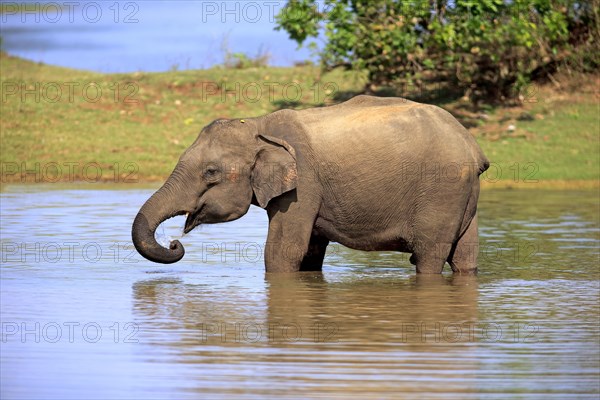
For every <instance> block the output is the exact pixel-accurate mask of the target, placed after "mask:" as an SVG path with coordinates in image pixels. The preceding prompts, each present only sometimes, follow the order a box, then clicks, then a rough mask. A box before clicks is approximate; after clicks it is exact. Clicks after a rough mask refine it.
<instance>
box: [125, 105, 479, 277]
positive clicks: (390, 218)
mask: <svg viewBox="0 0 600 400" xmlns="http://www.w3.org/2000/svg"><path fill="white" fill-rule="evenodd" d="M488 165H489V162H488V161H487V159H486V158H485V156H484V154H483V153H482V151H481V149H480V148H479V146H478V145H477V143H476V142H475V140H474V139H473V138H472V137H471V135H470V134H469V133H468V132H467V131H466V130H465V128H464V127H463V126H462V125H460V123H458V121H456V120H455V119H454V118H453V117H452V116H451V115H450V114H449V113H447V112H446V111H444V110H442V109H440V108H438V107H435V106H430V105H424V104H419V103H415V102H411V101H408V100H404V99H399V98H376V97H370V96H357V97H355V98H353V99H351V100H349V101H347V102H345V103H342V104H338V105H335V106H331V107H323V108H313V109H309V110H302V111H293V110H281V111H277V112H274V113H272V114H269V115H265V116H262V117H258V118H248V119H245V120H240V119H232V120H217V121H214V122H213V123H211V124H210V125H208V126H207V127H205V128H204V129H203V130H202V132H201V133H200V134H199V136H198V138H197V139H196V141H195V142H194V143H193V144H192V145H191V146H190V147H189V148H188V149H187V150H186V151H185V152H184V153H183V154H182V155H181V157H180V159H179V162H178V163H177V166H176V167H175V169H174V171H173V172H172V174H171V176H170V177H169V178H168V179H167V181H166V182H165V184H164V185H163V186H162V187H161V188H160V189H159V190H158V191H157V192H156V193H154V194H153V195H152V197H150V199H149V200H148V201H147V202H146V203H145V204H144V205H143V207H142V208H141V209H140V211H139V213H138V215H137V216H136V218H135V221H134V223H133V229H132V236H133V243H134V244H135V247H136V249H137V250H138V251H139V253H140V254H141V255H143V256H144V257H146V258H147V259H149V260H151V261H155V262H160V263H173V262H176V261H179V260H180V259H181V258H182V257H183V255H184V249H183V246H182V245H181V243H180V242H179V241H174V242H171V245H170V248H169V249H166V248H164V247H161V246H160V245H159V244H158V243H157V242H156V240H155V238H154V232H155V230H156V228H157V227H158V225H159V224H160V223H161V222H163V221H164V220H166V219H167V218H170V217H173V216H176V215H182V214H187V213H189V215H188V216H187V219H186V222H185V228H184V231H185V232H186V233H187V232H190V231H191V230H192V229H194V227H196V226H198V225H200V224H213V223H219V222H226V221H233V220H235V219H237V218H240V217H241V216H243V215H244V214H246V212H247V211H248V208H249V207H250V204H254V205H257V206H259V207H262V208H264V209H266V210H267V213H268V216H269V233H268V238H267V243H266V246H265V264H266V270H267V272H294V271H301V270H320V269H321V268H322V264H323V257H324V255H325V249H326V247H327V244H328V243H329V242H330V241H335V242H339V243H341V244H343V245H345V246H347V247H350V248H353V249H358V250H397V251H402V252H409V253H412V257H411V258H410V260H411V262H412V263H413V264H415V265H416V269H417V272H419V273H440V272H441V271H442V268H443V266H444V263H445V262H448V263H449V264H450V266H451V267H452V270H453V271H454V272H456V273H474V272H476V270H477V251H478V235H477V199H478V196H479V175H480V174H481V173H482V172H483V171H485V170H486V169H487V167H488Z"/></svg>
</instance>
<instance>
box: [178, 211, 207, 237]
mask: <svg viewBox="0 0 600 400" xmlns="http://www.w3.org/2000/svg"><path fill="white" fill-rule="evenodd" d="M203 208H204V206H201V207H200V208H198V209H197V210H196V211H193V212H189V211H188V212H186V213H185V216H186V218H185V225H184V227H183V233H184V234H188V233H190V232H191V231H192V230H193V229H194V228H195V227H197V226H198V225H200V224H201V223H202V209H203Z"/></svg>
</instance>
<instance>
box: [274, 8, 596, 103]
mask: <svg viewBox="0 0 600 400" xmlns="http://www.w3.org/2000/svg"><path fill="white" fill-rule="evenodd" d="M319 4H320V5H322V6H323V7H322V9H319V8H318V5H319ZM599 6H600V0H592V1H588V2H575V1H572V0H510V1H509V0H481V1H465V0H456V1H447V0H430V1H414V2H401V1H392V0H343V1H336V0H325V2H324V3H323V2H319V3H317V2H315V1H314V0H289V1H288V3H287V5H286V7H284V8H283V9H282V11H281V12H280V13H279V14H278V15H277V22H278V27H277V29H284V30H285V31H287V32H288V34H289V36H290V38H292V39H294V40H295V41H296V42H298V44H300V45H302V44H303V43H305V42H306V41H307V39H308V38H315V39H316V38H319V37H322V36H323V35H324V37H325V40H326V44H325V46H324V47H323V48H322V49H321V51H320V58H321V63H322V65H323V67H324V68H325V69H332V68H335V67H339V66H343V67H345V68H350V69H357V70H366V71H367V72H368V80H369V84H368V87H367V91H369V89H372V88H373V87H374V86H376V85H383V86H394V85H399V84H406V83H408V84H413V85H417V86H420V85H422V84H423V81H424V80H425V79H430V80H431V79H442V80H444V81H445V82H447V83H448V84H450V85H453V86H454V87H456V88H459V89H460V90H462V91H463V92H464V94H466V95H467V96H469V98H470V99H471V100H472V101H473V102H478V101H480V100H485V101H487V102H495V101H507V100H509V99H511V98H514V97H515V91H517V92H518V91H519V90H520V89H521V88H522V87H523V86H524V85H526V84H527V83H528V82H529V81H530V80H531V79H532V78H539V77H543V76H547V75H548V74H551V73H552V72H553V71H554V70H555V69H556V68H557V66H558V65H560V64H561V63H564V62H567V61H568V62H569V65H570V66H571V67H572V68H576V69H580V70H595V69H596V68H597V67H598V55H599V54H600V50H599V48H598V43H600V29H599V27H598V23H599V18H598V9H599V8H600V7H599ZM310 45H311V46H313V47H316V46H315V44H314V42H312V43H311V44H310Z"/></svg>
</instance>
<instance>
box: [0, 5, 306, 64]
mask: <svg viewBox="0 0 600 400" xmlns="http://www.w3.org/2000/svg"><path fill="white" fill-rule="evenodd" d="M2 3H3V6H4V7H5V9H6V10H7V11H6V12H5V13H4V14H1V15H0V21H1V28H0V36H1V37H2V49H3V50H4V51H7V52H8V53H9V54H12V55H17V56H20V57H23V58H26V59H29V60H33V61H38V62H44V63H47V64H52V65H60V66H64V67H72V68H80V69H87V70H92V71H99V72H132V71H168V70H171V69H175V68H177V69H180V70H181V69H194V68H207V67H210V66H213V65H215V64H220V63H222V62H223V55H224V48H228V49H229V51H230V52H231V53H237V52H242V53H245V54H247V55H249V56H256V55H257V54H258V53H259V52H261V51H262V52H269V53H270V54H272V57H271V60H270V64H271V65H277V66H289V65H293V63H294V62H295V61H302V60H306V59H308V58H309V57H310V54H309V53H310V52H309V50H307V49H306V48H303V49H300V50H298V49H297V45H296V43H295V42H294V41H292V40H290V39H288V36H287V33H286V32H284V31H275V30H274V28H275V18H274V15H276V14H277V13H278V12H279V10H281V9H282V8H283V6H284V5H285V4H286V2H285V1H256V2H253V1H250V2H244V1H197V0H187V1H135V2H132V1H89V0H85V1H74V2H68V1H56V2H45V1H41V2H40V1H35V2H29V5H28V6H27V12H25V13H16V12H13V11H14V10H15V9H14V6H15V5H16V4H17V3H20V2H5V1H2ZM71 3H75V5H73V6H71V5H70V4H71ZM11 4H12V6H11ZM56 5H59V6H60V9H59V8H58V7H56ZM11 7H13V8H11Z"/></svg>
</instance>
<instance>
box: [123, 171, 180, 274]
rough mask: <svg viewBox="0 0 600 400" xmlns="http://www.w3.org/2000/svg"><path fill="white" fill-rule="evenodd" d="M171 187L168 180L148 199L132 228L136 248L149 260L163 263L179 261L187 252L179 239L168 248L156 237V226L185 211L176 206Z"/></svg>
mask: <svg viewBox="0 0 600 400" xmlns="http://www.w3.org/2000/svg"><path fill="white" fill-rule="evenodd" d="M170 189H171V188H170V187H169V182H168V181H167V183H165V185H164V186H163V187H162V188H160V189H159V190H158V191H157V192H156V193H154V194H153V195H152V197H150V198H149V199H148V201H147V202H146V203H145V204H144V205H143V206H142V208H141V209H140V211H139V212H138V214H137V215H136V217H135V220H134V221H133V226H132V229H131V238H132V240H133V245H134V246H135V248H136V250H137V251H138V252H139V253H140V254H141V255H142V256H144V257H145V258H147V259H148V260H150V261H154V262H157V263H162V264H171V263H174V262H177V261H179V260H181V258H182V257H183V255H184V254H185V249H184V248H183V245H182V244H181V243H180V242H179V241H178V240H174V241H172V242H171V243H170V246H169V248H168V249H167V248H165V247H163V246H161V245H160V244H159V243H158V242H157V241H156V238H155V237H154V233H155V232H156V228H158V226H159V225H160V224H161V223H162V222H163V221H165V220H166V219H168V218H171V217H174V216H176V215H180V214H182V213H183V212H182V211H181V210H179V209H177V208H175V207H174V204H175V203H176V202H175V196H173V193H174V191H172V190H170Z"/></svg>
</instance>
